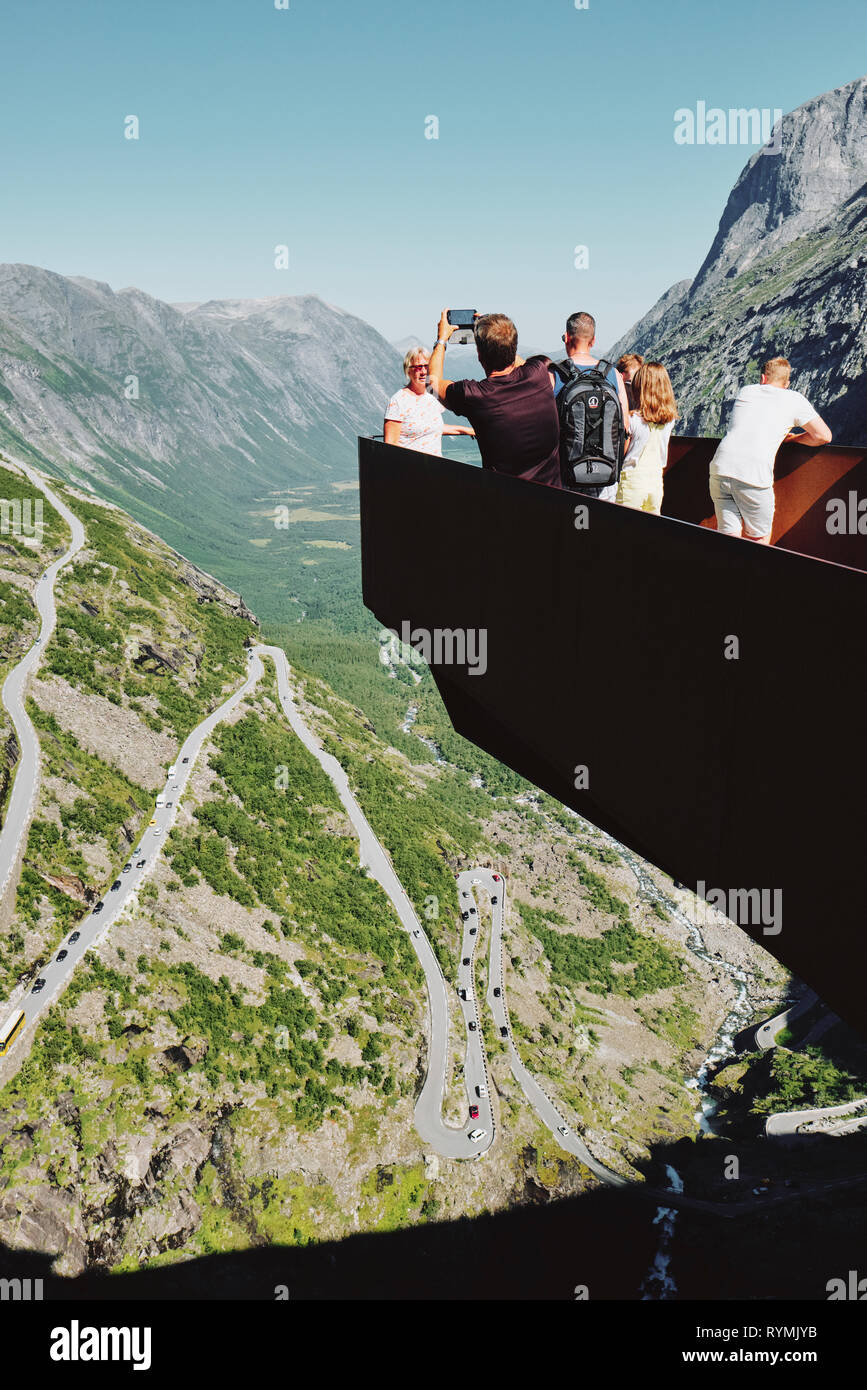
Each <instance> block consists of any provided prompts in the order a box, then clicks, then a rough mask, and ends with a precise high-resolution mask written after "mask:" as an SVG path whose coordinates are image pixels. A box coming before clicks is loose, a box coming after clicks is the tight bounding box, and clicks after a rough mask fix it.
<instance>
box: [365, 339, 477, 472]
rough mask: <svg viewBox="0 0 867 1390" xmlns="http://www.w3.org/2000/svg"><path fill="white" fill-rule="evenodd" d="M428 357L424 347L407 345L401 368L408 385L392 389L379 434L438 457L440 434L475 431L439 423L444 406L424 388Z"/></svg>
mask: <svg viewBox="0 0 867 1390" xmlns="http://www.w3.org/2000/svg"><path fill="white" fill-rule="evenodd" d="M429 359H430V353H429V352H426V351H425V349H424V348H410V350H409V352H408V353H407V354H406V357H404V359H403V370H404V374H405V375H406V378H407V380H408V382H409V385H408V386H404V387H403V388H402V389H401V390H400V391H396V392H395V394H394V395H393V396H392V398H391V400H390V401H389V403H388V405H387V406H386V408H385V425H384V427H383V434H384V436H385V442H386V444H400V445H401V446H402V447H403V448H404V449H418V450H419V451H420V452H421V453H423V454H439V455H440V456H441V455H442V451H443V435H444V434H474V433H475V431H474V430H471V429H467V428H465V427H464V426H463V425H444V424H443V414H444V412H445V406H444V405H442V404H441V402H440V401H439V400H438V399H437V397H436V396H432V395H431V394H430V392H429V391H428V389H427V383H428V374H427V367H428V361H429Z"/></svg>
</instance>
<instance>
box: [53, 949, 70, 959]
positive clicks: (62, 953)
mask: <svg viewBox="0 0 867 1390" xmlns="http://www.w3.org/2000/svg"><path fill="white" fill-rule="evenodd" d="M68 955H69V952H68V951H58V952H57V955H56V956H55V957H54V959H55V960H57V961H61V960H66V957H67V956H68Z"/></svg>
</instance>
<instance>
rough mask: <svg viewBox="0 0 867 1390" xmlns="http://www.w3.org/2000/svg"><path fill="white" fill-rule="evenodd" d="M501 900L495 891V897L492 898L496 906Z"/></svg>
mask: <svg viewBox="0 0 867 1390" xmlns="http://www.w3.org/2000/svg"><path fill="white" fill-rule="evenodd" d="M499 901H500V899H499V898H498V897H497V895H496V893H495V894H494V895H493V897H492V898H491V902H492V903H493V904H494V907H496V906H497V903H498V902H499Z"/></svg>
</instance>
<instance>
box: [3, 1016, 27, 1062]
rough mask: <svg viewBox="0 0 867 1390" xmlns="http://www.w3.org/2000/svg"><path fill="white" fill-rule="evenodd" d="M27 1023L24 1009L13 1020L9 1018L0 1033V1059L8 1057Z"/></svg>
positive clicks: (12, 1017)
mask: <svg viewBox="0 0 867 1390" xmlns="http://www.w3.org/2000/svg"><path fill="white" fill-rule="evenodd" d="M26 1022H27V1019H26V1017H25V1014H24V1010H23V1009H19V1010H18V1012H17V1014H13V1015H12V1016H11V1018H7V1020H6V1022H5V1023H4V1024H3V1030H2V1032H0V1057H5V1056H6V1053H7V1052H8V1051H9V1049H10V1047H11V1046H12V1044H13V1043H14V1041H15V1039H16V1038H17V1037H18V1034H19V1033H20V1032H21V1030H22V1028H23V1027H24V1024H25V1023H26Z"/></svg>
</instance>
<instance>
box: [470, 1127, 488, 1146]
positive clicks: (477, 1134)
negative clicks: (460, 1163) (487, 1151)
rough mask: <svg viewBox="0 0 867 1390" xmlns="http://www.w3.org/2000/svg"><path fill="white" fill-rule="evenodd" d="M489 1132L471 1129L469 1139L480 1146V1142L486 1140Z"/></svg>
mask: <svg viewBox="0 0 867 1390" xmlns="http://www.w3.org/2000/svg"><path fill="white" fill-rule="evenodd" d="M487 1132H488V1131H487V1130H486V1129H471V1130H470V1135H469V1137H470V1139H471V1140H472V1142H473V1143H474V1144H478V1143H479V1141H480V1140H482V1139H484V1137H485V1135H486V1134H487Z"/></svg>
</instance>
